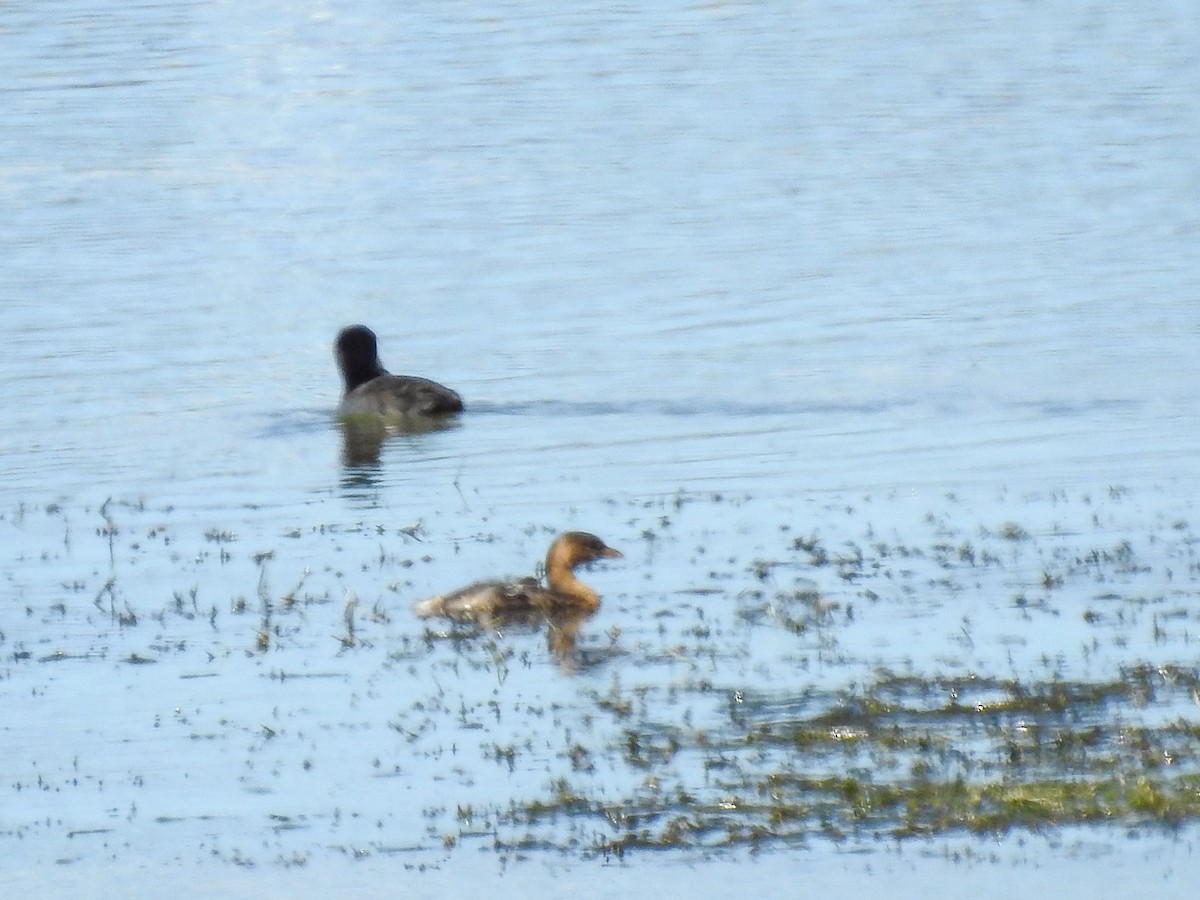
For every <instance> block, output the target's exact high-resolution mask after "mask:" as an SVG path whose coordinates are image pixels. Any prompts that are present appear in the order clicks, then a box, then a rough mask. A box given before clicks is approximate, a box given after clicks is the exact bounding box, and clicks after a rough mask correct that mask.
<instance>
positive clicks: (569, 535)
mask: <svg viewBox="0 0 1200 900" xmlns="http://www.w3.org/2000/svg"><path fill="white" fill-rule="evenodd" d="M622 555H623V554H622V553H621V551H620V550H614V549H613V548H612V547H609V546H608V545H607V544H605V543H604V541H602V540H600V538H598V537H596V536H595V535H594V534H588V533H587V532H586V531H568V532H566V533H565V534H560V535H559V536H558V537H556V538H555V539H554V542H553V543H552V544H551V545H550V550H549V551H548V552H547V553H546V585H545V586H543V585H542V583H541V582H540V581H539V580H538V579H537V578H516V579H512V580H509V581H479V582H476V583H475V584H471V585H468V586H467V587H465V588H462V589H460V590H457V591H455V592H454V593H452V594H444V595H442V596H438V597H430V598H429V599H427V600H420V601H418V602H417V603H416V604H414V606H413V612H415V613H416V614H417V615H418V616H420V617H421V618H423V619H425V618H430V617H432V616H445V617H446V618H448V619H454V620H455V621H458V622H489V621H495V620H496V619H503V618H505V617H506V616H507V617H520V616H528V615H529V614H540V615H543V616H549V617H553V616H557V615H562V614H564V613H574V614H583V615H587V614H590V613H593V612H595V611H596V608H597V607H598V606H599V605H600V596H599V595H598V594H597V593H596V592H595V591H593V590H592V589H591V588H590V587H588V586H587V585H586V584H584V583H583V582H581V581H580V580H579V579H578V578H576V577H575V572H574V571H573V570H574V569H575V567H576V566H581V565H583V564H584V563H589V562H593V561H594V560H597V559H615V558H617V557H620V556H622Z"/></svg>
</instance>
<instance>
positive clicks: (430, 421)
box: [338, 415, 458, 469]
mask: <svg viewBox="0 0 1200 900" xmlns="http://www.w3.org/2000/svg"><path fill="white" fill-rule="evenodd" d="M338 426H339V427H340V428H341V432H342V466H343V467H344V468H347V469H351V468H354V467H356V466H374V465H376V464H378V462H379V456H380V454H381V453H382V452H383V445H384V443H385V442H386V441H388V440H390V439H393V438H401V437H412V436H414V435H422V434H429V433H431V432H434V431H445V430H446V429H448V428H455V427H457V426H458V422H457V421H456V420H454V419H447V418H429V417H428V416H411V417H407V418H383V417H382V416H370V415H356V416H339V417H338Z"/></svg>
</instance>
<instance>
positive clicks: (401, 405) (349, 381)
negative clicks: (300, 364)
mask: <svg viewBox="0 0 1200 900" xmlns="http://www.w3.org/2000/svg"><path fill="white" fill-rule="evenodd" d="M334 352H335V353H336V355H337V361H338V368H339V369H341V371H342V382H343V383H344V385H345V391H344V393H343V394H342V402H341V403H340V404H339V405H338V409H337V412H338V415H339V416H357V415H375V416H383V417H385V418H389V419H409V418H413V417H418V418H433V417H437V416H450V415H454V414H455V413H459V412H462V409H463V402H462V398H461V397H459V396H458V394H456V393H455V392H454V391H452V390H450V388H448V387H445V386H443V385H440V384H438V383H437V382H436V381H430V380H429V379H428V378H418V377H417V376H415V375H393V374H391V373H390V372H388V370H387V369H385V368H384V367H383V364H382V363H381V362H380V361H379V350H378V344H377V343H376V340H375V332H373V331H372V330H371V329H370V328H368V327H367V326H366V325H351V326H350V327H348V328H343V329H342V330H341V332H340V333H339V334H338V336H337V343H336V344H335V346H334Z"/></svg>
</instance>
